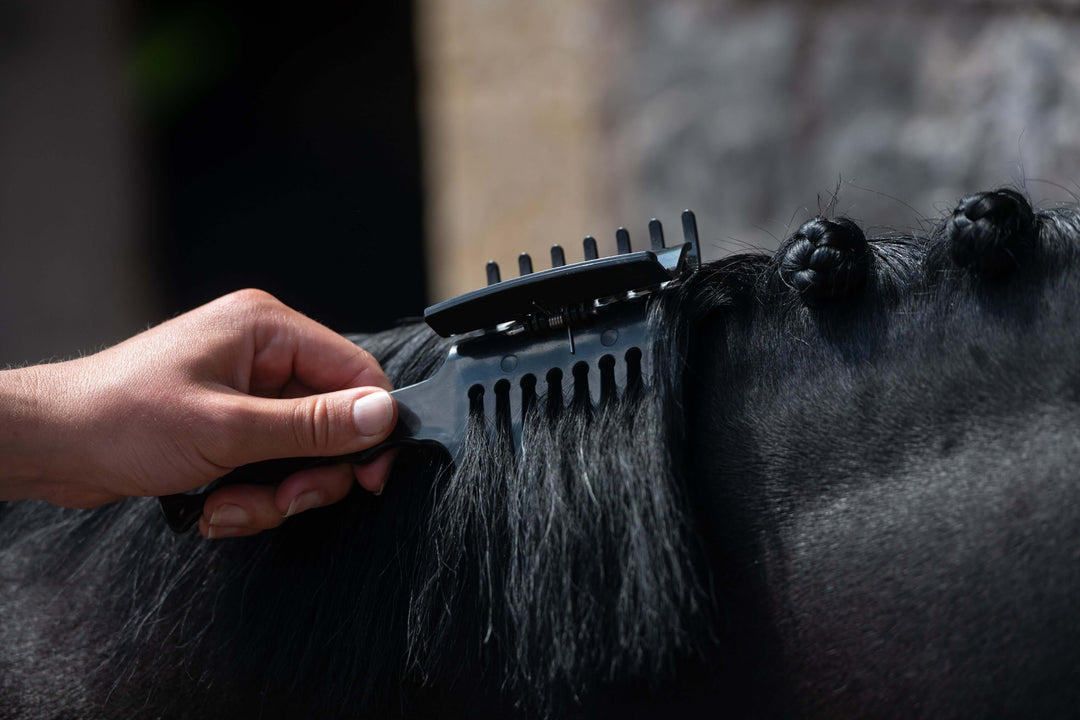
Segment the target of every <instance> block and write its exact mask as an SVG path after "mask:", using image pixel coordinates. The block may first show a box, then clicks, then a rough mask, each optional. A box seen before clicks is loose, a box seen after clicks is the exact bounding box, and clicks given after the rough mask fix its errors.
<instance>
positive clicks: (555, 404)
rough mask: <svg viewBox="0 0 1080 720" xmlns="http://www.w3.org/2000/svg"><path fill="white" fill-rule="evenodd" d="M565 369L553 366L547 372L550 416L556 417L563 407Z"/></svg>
mask: <svg viewBox="0 0 1080 720" xmlns="http://www.w3.org/2000/svg"><path fill="white" fill-rule="evenodd" d="M562 380H563V371H562V368H557V367H556V368H551V369H550V370H548V372H547V410H548V415H549V416H550V417H556V416H557V415H559V414H560V413H561V412H562V409H563V385H562Z"/></svg>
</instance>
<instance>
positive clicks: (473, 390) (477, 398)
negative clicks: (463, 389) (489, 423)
mask: <svg viewBox="0 0 1080 720" xmlns="http://www.w3.org/2000/svg"><path fill="white" fill-rule="evenodd" d="M469 414H470V415H476V414H480V415H483V414H484V386H483V385H481V384H480V383H476V384H475V385H473V386H472V387H470V388H469Z"/></svg>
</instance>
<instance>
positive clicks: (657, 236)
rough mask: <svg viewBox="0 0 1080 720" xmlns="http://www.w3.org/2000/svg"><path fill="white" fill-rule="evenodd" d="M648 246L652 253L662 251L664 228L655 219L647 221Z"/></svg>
mask: <svg viewBox="0 0 1080 720" xmlns="http://www.w3.org/2000/svg"><path fill="white" fill-rule="evenodd" d="M649 245H650V247H651V249H652V250H653V251H654V252H655V251H656V250H663V249H664V228H663V227H662V226H661V225H660V221H659V220H657V219H656V218H653V219H652V220H650V221H649Z"/></svg>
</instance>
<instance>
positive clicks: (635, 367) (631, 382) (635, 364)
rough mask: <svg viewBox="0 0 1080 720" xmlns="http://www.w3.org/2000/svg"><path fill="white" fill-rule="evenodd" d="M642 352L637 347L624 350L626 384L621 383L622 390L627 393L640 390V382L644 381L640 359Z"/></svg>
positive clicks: (633, 393) (634, 392)
mask: <svg viewBox="0 0 1080 720" xmlns="http://www.w3.org/2000/svg"><path fill="white" fill-rule="evenodd" d="M643 355H644V353H642V352H641V350H640V349H638V348H637V347H632V348H630V349H629V350H627V351H626V355H625V356H624V357H625V358H626V384H625V385H623V391H624V392H625V393H626V394H627V395H636V394H637V393H639V392H641V388H642V383H643V381H644V370H645V368H644V367H643V363H642V359H643Z"/></svg>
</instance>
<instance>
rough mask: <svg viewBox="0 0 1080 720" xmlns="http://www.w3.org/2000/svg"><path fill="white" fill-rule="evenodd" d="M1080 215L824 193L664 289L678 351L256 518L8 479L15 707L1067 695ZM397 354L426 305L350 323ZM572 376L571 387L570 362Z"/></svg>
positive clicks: (1045, 707)
mask: <svg viewBox="0 0 1080 720" xmlns="http://www.w3.org/2000/svg"><path fill="white" fill-rule="evenodd" d="M1078 299H1080V211H1078V210H1077V208H1075V207H1058V208H1052V209H1039V210H1037V209H1035V208H1033V207H1032V205H1031V203H1030V202H1029V200H1028V199H1027V198H1026V196H1025V195H1024V194H1023V193H1022V192H1019V191H1016V190H1012V189H1000V190H993V191H988V192H982V193H977V194H975V195H972V196H970V197H968V198H965V199H964V200H962V201H961V202H960V203H959V205H958V206H957V207H956V209H955V210H954V211H953V212H952V214H951V215H949V216H948V217H946V218H944V219H943V220H942V221H941V222H940V223H938V224H937V225H936V226H935V227H934V228H933V229H932V230H931V231H930V232H929V233H926V234H925V235H915V234H911V235H899V234H894V235H888V236H881V237H873V238H869V239H868V238H867V237H866V236H865V234H864V233H863V231H862V230H861V229H860V228H859V226H858V225H857V224H856V223H854V222H853V221H851V220H849V219H847V218H839V217H837V218H826V217H816V218H813V219H811V220H809V221H808V222H806V223H805V224H804V225H802V227H800V228H799V229H798V230H797V231H796V232H795V233H793V234H792V236H791V237H789V238H787V239H786V240H785V241H784V242H783V243H782V244H781V246H780V248H779V249H778V250H777V251H776V253H775V254H774V255H772V256H769V255H767V254H764V253H749V254H744V255H738V256H732V257H728V258H724V259H721V260H719V261H715V262H712V263H708V264H705V265H704V266H702V267H701V268H699V269H698V270H697V271H696V272H695V273H694V274H693V275H691V276H690V277H689V278H687V279H685V280H683V281H681V282H679V283H677V284H673V286H672V287H669V288H668V289H667V290H665V291H664V292H662V293H657V294H655V296H654V298H653V299H652V300H651V301H650V302H651V305H650V308H649V323H650V324H651V327H652V328H653V329H654V331H655V332H656V333H657V336H658V340H657V342H656V344H655V345H656V348H655V353H656V356H655V357H654V361H653V362H652V364H651V367H652V368H653V372H652V374H651V376H650V377H647V378H643V379H642V382H641V384H640V385H639V386H636V387H632V388H627V389H626V390H625V391H624V392H622V393H620V394H618V396H617V397H614V398H611V399H610V400H609V401H608V402H606V403H601V404H600V405H594V404H593V403H592V402H591V400H590V396H589V393H588V390H587V387H586V388H585V389H584V390H583V389H582V386H581V384H580V383H576V384H573V387H564V386H563V384H561V383H560V382H559V380H558V378H554V379H552V378H549V385H548V387H547V388H546V393H542V397H541V400H540V401H539V402H537V403H536V405H535V407H534V410H533V411H531V412H530V414H529V415H528V416H527V417H526V419H525V423H524V427H523V430H522V438H521V446H520V447H519V448H515V447H514V446H513V445H512V444H510V443H508V442H507V441H506V438H505V436H504V435H502V434H500V433H498V432H495V431H493V429H492V428H491V427H489V426H488V425H487V424H486V421H485V418H484V415H483V412H482V410H481V411H479V412H473V413H471V414H470V417H469V418H468V419H467V423H466V427H465V437H464V438H463V442H462V447H461V450H460V453H459V456H458V457H457V458H456V462H455V464H454V465H453V466H451V465H450V464H449V463H448V462H447V459H446V458H445V457H444V456H443V455H441V454H440V453H438V452H436V451H432V450H430V449H424V448H409V449H403V450H402V451H401V453H400V455H399V457H398V459H397V461H396V462H395V466H394V469H393V473H392V475H391V478H390V481H389V483H388V485H387V487H386V489H385V491H384V492H383V493H382V494H381V495H379V496H377V497H376V496H371V495H368V494H366V493H359V492H356V493H353V494H352V495H350V496H349V497H348V498H346V499H345V500H344V501H342V502H340V503H337V504H335V505H333V506H331V507H327V508H322V509H319V510H315V511H311V512H309V513H304V514H303V515H301V516H298V517H296V518H292V519H290V520H289V521H288V522H286V523H285V524H284V525H283V526H282V527H281V528H279V529H277V530H275V531H272V532H266V533H262V534H261V535H259V536H256V537H251V538H241V539H232V540H226V541H221V542H207V541H204V540H203V539H201V538H199V537H196V536H193V535H190V534H186V535H185V534H182V535H175V534H173V533H172V532H170V531H169V530H168V529H167V527H166V526H165V523H164V522H163V521H162V520H161V518H160V517H159V514H158V510H157V507H156V503H154V502H153V501H152V500H149V499H129V500H127V501H123V502H120V503H116V504H113V505H110V506H106V507H102V508H99V509H97V510H93V511H75V510H65V509H61V508H56V507H52V506H49V505H46V504H43V503H33V502H18V503H16V502H11V503H6V504H5V505H3V507H0V580H2V582H3V586H4V593H3V597H2V599H0V607H2V620H3V621H2V622H0V717H3V718H19V719H20V720H38V719H39V718H58V717H78V718H91V719H105V718H120V717H124V718H127V717H152V718H205V717H224V716H232V717H245V718H246V717H252V718H296V717H319V718H354V717H388V718H389V717H406V718H416V717H440V718H442V717H450V718H455V717H460V718H486V717H522V718H549V717H575V718H590V717H608V716H612V715H615V714H620V715H623V716H625V717H631V718H636V717H642V718H644V717H663V716H672V715H674V716H679V717H718V716H720V717H724V716H730V717H761V716H792V717H837V716H873V717H883V718H891V717H904V718H909V717H956V716H1010V715H1021V714H1022V715H1037V716H1040V717H1063V716H1068V715H1072V714H1074V713H1075V708H1076V707H1078V706H1080V683H1078V682H1077V681H1078V680H1080V642H1078V641H1080V615H1078V613H1077V612H1076V609H1077V597H1078V593H1080V486H1078V483H1077V479H1078V475H1080V470H1077V468H1080V362H1078V358H1080V310H1078V309H1077V307H1078V303H1077V300H1078ZM353 339H354V340H355V341H356V342H358V343H359V344H361V345H363V346H364V347H365V348H367V349H368V350H370V351H371V352H372V353H373V354H374V355H375V356H376V357H377V358H378V359H379V360H380V362H381V363H382V364H383V366H384V368H385V369H386V371H387V373H388V375H389V377H390V378H391V379H392V380H393V381H394V382H395V383H396V384H397V385H399V386H400V385H404V384H408V383H412V382H417V381H419V380H422V379H423V378H425V377H427V376H429V375H431V374H432V373H433V372H434V371H435V370H436V369H437V367H438V366H439V364H440V362H441V359H442V358H443V357H445V353H446V351H447V348H448V342H449V341H447V340H444V339H442V338H440V337H438V336H436V335H435V334H434V333H432V332H431V331H430V330H428V329H427V328H426V327H425V326H423V325H419V324H418V325H409V326H403V327H400V328H395V329H392V330H389V331H386V332H383V333H377V334H373V335H367V336H355V337H354V338H353ZM541 390H542V388H541Z"/></svg>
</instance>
